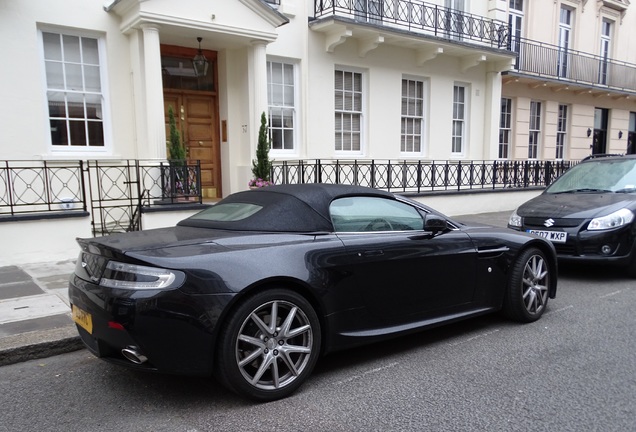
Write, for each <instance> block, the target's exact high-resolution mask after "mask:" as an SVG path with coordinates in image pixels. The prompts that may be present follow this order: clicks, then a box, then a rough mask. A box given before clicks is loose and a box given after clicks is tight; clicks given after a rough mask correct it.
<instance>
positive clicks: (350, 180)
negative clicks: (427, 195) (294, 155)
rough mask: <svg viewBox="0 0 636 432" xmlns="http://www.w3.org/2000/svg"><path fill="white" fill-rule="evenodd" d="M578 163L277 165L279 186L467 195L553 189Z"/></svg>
mask: <svg viewBox="0 0 636 432" xmlns="http://www.w3.org/2000/svg"><path fill="white" fill-rule="evenodd" d="M574 164H575V162H572V161H539V160H528V161H508V160H494V161H390V160H386V161H378V160H354V161H341V160H324V159H317V160H315V161H306V160H298V161H282V162H274V166H273V167H272V180H273V182H274V183H275V184H290V183H292V184H295V183H334V184H350V185H361V186H368V187H373V188H378V189H385V190H388V191H393V192H428V191H463V190H471V189H509V188H519V189H523V188H528V187H533V186H547V185H549V184H550V183H552V182H553V181H554V180H555V179H556V178H557V177H558V176H560V175H561V174H563V173H564V172H565V171H566V170H567V169H568V168H570V167H571V166H573V165H574Z"/></svg>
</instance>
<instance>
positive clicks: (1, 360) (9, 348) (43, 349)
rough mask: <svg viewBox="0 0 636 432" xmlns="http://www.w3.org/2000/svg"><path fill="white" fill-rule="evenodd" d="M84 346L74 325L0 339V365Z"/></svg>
mask: <svg viewBox="0 0 636 432" xmlns="http://www.w3.org/2000/svg"><path fill="white" fill-rule="evenodd" d="M83 348H84V344H83V343H82V341H81V339H80V337H79V335H78V334H77V329H76V328H75V325H69V326H66V327H61V328H56V329H51V330H40V331H34V332H29V333H23V334H19V335H15V336H9V337H5V338H2V339H0V366H6V365H10V364H15V363H20V362H24V361H27V360H36V359H41V358H45V357H51V356H54V355H58V354H64V353H68V352H72V351H78V350H80V349H83Z"/></svg>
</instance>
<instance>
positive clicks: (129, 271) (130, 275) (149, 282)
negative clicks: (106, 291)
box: [99, 261, 185, 289]
mask: <svg viewBox="0 0 636 432" xmlns="http://www.w3.org/2000/svg"><path fill="white" fill-rule="evenodd" d="M184 279H185V275H184V274H183V273H182V272H180V271H175V270H168V269H162V268H156V267H146V266H140V265H135V264H126V263H121V262H117V261H109V262H108V265H106V269H105V270H104V275H103V276H102V278H101V280H100V283H99V284H100V285H101V286H105V287H109V288H119V289H166V288H176V287H177V286H179V285H181V284H182V283H183V280H184Z"/></svg>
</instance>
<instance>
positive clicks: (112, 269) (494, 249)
mask: <svg viewBox="0 0 636 432" xmlns="http://www.w3.org/2000/svg"><path fill="white" fill-rule="evenodd" d="M78 242H79V244H80V246H81V253H80V255H79V259H78V262H77V268H76V270H75V273H74V274H73V275H72V277H71V281H70V286H69V294H70V296H69V297H70V301H71V304H72V314H73V319H74V321H75V322H76V323H77V327H78V331H79V333H80V336H81V338H82V340H83V341H84V344H85V345H86V346H87V348H88V349H89V350H90V351H91V352H93V353H94V354H95V355H96V356H99V357H101V358H104V359H106V360H109V361H112V362H116V363H119V364H122V365H127V366H131V367H136V368H138V369H144V370H151V371H160V372H170V373H182V374H200V375H206V374H212V373H213V374H214V375H215V376H216V377H217V379H218V380H219V381H220V382H221V383H223V384H224V385H226V386H227V387H228V388H230V389H231V390H233V391H235V392H237V393H239V394H241V395H244V396H247V397H250V398H253V399H256V400H262V401H264V400H274V399H278V398H281V397H285V396H287V395H289V394H290V393H291V392H293V391H294V390H295V389H297V388H298V387H299V386H300V385H301V383H302V382H303V381H305V380H306V379H307V377H308V375H309V374H310V373H311V371H312V369H313V367H314V365H315V363H316V361H317V359H318V358H319V356H320V355H322V354H325V353H328V352H332V351H335V350H340V349H344V348H350V347H353V346H356V345H360V344H366V343H370V342H375V341H379V340H383V339H386V338H389V337H394V336H397V335H402V334H405V333H408V332H413V331H416V330H421V329H424V328H430V327H434V326H438V325H440V324H442V323H449V322H454V321H457V320H460V319H465V318H469V317H473V316H477V315H481V314H485V313H488V312H493V311H498V310H502V311H503V312H504V313H505V314H506V315H507V316H508V317H510V318H512V319H514V320H517V321H521V322H531V321H535V320H537V319H539V317H540V316H541V315H542V314H543V312H544V311H545V309H546V306H547V303H548V298H554V296H555V294H556V288H557V263H556V258H555V251H554V247H553V246H552V244H551V243H550V242H549V241H547V240H545V239H543V238H539V237H537V236H533V235H530V234H526V233H520V232H515V231H512V230H509V229H497V228H493V227H484V226H481V227H469V226H465V225H463V224H461V223H458V222H455V221H453V220H451V219H449V218H446V217H445V216H443V215H441V214H440V213H438V212H436V211H434V210H432V209H430V208H428V207H426V206H424V205H421V204H419V203H416V202H414V201H410V200H408V199H406V198H403V197H400V196H395V195H393V194H391V193H388V192H384V191H379V190H375V189H368V188H363V187H357V186H336V185H325V184H308V185H281V186H270V187H267V188H262V189H258V190H251V191H245V192H239V193H236V194H233V195H230V196H229V197H227V198H225V199H224V200H222V201H220V202H219V203H218V204H216V205H214V206H212V207H210V208H208V209H206V210H204V211H202V212H200V213H198V214H196V215H194V216H192V217H190V218H188V219H185V220H183V221H181V222H180V223H179V224H178V225H177V226H176V227H172V228H162V229H154V230H148V231H141V232H133V233H125V234H115V235H111V236H107V237H102V238H95V239H78Z"/></svg>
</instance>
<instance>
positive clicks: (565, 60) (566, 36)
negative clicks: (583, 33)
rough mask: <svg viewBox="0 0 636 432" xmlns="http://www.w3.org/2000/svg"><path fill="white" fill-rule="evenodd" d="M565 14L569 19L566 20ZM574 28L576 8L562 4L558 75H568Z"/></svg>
mask: <svg viewBox="0 0 636 432" xmlns="http://www.w3.org/2000/svg"><path fill="white" fill-rule="evenodd" d="M564 14H565V16H566V17H567V18H568V19H569V22H568V20H566V21H564V20H563V19H564ZM573 29H574V10H573V9H572V8H571V7H568V6H565V5H561V8H560V9H559V58H558V65H557V69H558V70H557V72H558V76H560V77H567V76H568V72H569V69H570V58H569V56H570V50H571V49H572V33H573V31H572V30H573Z"/></svg>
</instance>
